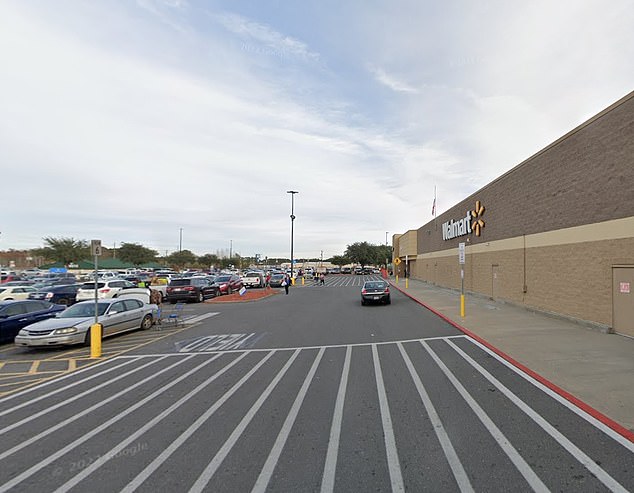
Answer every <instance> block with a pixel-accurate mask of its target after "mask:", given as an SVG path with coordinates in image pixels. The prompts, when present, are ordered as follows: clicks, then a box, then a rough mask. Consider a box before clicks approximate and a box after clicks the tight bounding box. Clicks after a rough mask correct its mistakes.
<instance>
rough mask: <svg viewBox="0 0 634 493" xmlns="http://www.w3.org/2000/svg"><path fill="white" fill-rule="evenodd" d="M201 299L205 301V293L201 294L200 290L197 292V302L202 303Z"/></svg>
mask: <svg viewBox="0 0 634 493" xmlns="http://www.w3.org/2000/svg"><path fill="white" fill-rule="evenodd" d="M203 301H205V295H204V294H203V292H202V291H200V292H199V293H198V303H202V302H203Z"/></svg>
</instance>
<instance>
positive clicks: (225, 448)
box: [189, 349, 301, 493]
mask: <svg viewBox="0 0 634 493" xmlns="http://www.w3.org/2000/svg"><path fill="white" fill-rule="evenodd" d="M300 351H301V350H300V349H297V350H296V351H295V352H294V353H293V354H292V356H291V357H290V358H289V359H288V361H287V362H286V364H285V365H284V366H283V367H282V369H281V370H280V371H279V372H278V374H277V375H276V376H275V378H274V379H273V381H272V382H271V383H270V384H269V385H268V387H267V388H266V389H265V390H264V392H262V394H260V397H258V400H257V401H255V404H253V406H251V409H249V412H247V414H246V415H245V416H244V418H242V420H241V421H240V423H239V424H238V426H236V428H235V429H234V430H233V432H232V433H231V435H230V436H229V438H228V439H227V441H226V442H225V443H224V444H223V445H222V447H220V450H219V451H218V452H217V453H216V455H215V456H214V458H213V459H212V460H211V462H210V463H209V464H208V465H207V467H205V470H204V471H203V472H202V473H201V474H200V476H199V477H198V479H197V480H196V482H195V483H194V484H193V486H192V487H191V488H190V490H189V491H190V493H197V492H198V493H199V492H202V491H204V490H205V488H206V486H207V484H208V483H209V481H210V480H211V478H212V477H213V476H214V474H216V471H217V470H218V467H220V464H222V462H223V461H224V460H225V458H226V457H227V455H228V454H229V452H230V451H231V449H232V448H233V446H234V445H235V444H236V442H237V441H238V438H240V436H241V435H242V433H244V430H245V429H246V427H247V426H248V425H249V423H250V422H251V420H252V419H253V418H254V416H255V414H256V413H257V412H258V410H259V409H260V407H262V405H263V404H264V402H265V401H266V399H267V398H268V397H269V395H271V393H272V392H273V390H274V389H275V387H276V386H277V384H278V383H280V380H282V377H283V376H284V375H285V374H286V372H287V371H288V369H289V368H290V367H291V365H292V364H293V362H294V361H295V359H296V358H297V356H298V355H299V353H300Z"/></svg>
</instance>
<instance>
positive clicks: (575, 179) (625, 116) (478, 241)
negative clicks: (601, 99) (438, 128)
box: [393, 92, 634, 336]
mask: <svg viewBox="0 0 634 493" xmlns="http://www.w3.org/2000/svg"><path fill="white" fill-rule="evenodd" d="M461 242H462V243H465V253H466V255H465V264H464V276H465V284H464V285H465V292H467V293H468V292H471V293H475V294H480V295H483V296H488V297H490V298H492V299H496V300H505V301H510V302H514V303H517V304H520V305H524V306H526V307H531V308H534V309H538V310H542V311H545V312H551V313H554V314H558V315H563V316H565V317H570V318H573V319H577V320H580V321H585V322H589V323H590V324H591V325H595V326H597V327H600V328H603V329H606V330H609V331H615V332H618V333H621V334H625V335H629V336H634V92H632V93H630V94H629V95H627V96H626V97H624V98H623V99H621V100H619V101H617V102H616V103H614V104H613V105H612V106H610V107H609V108H607V109H605V110H604V111H602V112H601V113H599V114H598V115H596V116H595V117H593V118H591V119H590V120H588V121H587V122H585V123H583V124H582V125H580V126H579V127H577V128H575V129H574V130H572V131H571V132H569V133H568V134H566V135H564V136H563V137H561V138H560V139H559V140H557V141H556V142H553V143H552V144H551V145H549V146H548V147H546V148H545V149H543V150H541V151H540V152H538V153H537V154H535V155H534V156H531V157H530V158H528V159H527V160H525V161H524V162H522V163H520V164H519V165H517V166H516V167H515V168H513V169H511V170H510V171H509V172H507V173H505V174H504V175H502V176H500V177H499V178H497V179H496V180H494V181H493V182H491V183H489V184H488V185H486V186H485V187H483V188H482V189H480V190H478V191H477V192H476V193H474V194H473V195H471V196H469V197H467V198H465V199H464V200H463V201H462V202H460V203H458V204H456V205H455V206H454V207H452V208H451V209H449V210H448V211H446V212H445V213H443V214H442V215H440V216H438V217H437V218H436V219H435V220H433V221H431V222H429V223H427V224H425V225H424V226H422V227H421V228H419V229H417V230H410V231H407V232H406V233H404V234H400V235H395V236H394V237H393V246H394V258H395V259H396V257H398V258H400V259H401V261H402V262H401V263H400V264H399V266H398V267H397V273H400V275H403V274H404V273H405V272H404V266H405V259H406V256H407V260H408V266H409V275H410V277H411V278H416V279H421V280H424V281H427V282H429V283H433V284H436V285H440V286H445V287H450V288H456V289H459V288H460V271H461V266H460V264H459V258H458V252H459V244H460V243H461Z"/></svg>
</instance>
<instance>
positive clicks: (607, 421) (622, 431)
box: [390, 282, 634, 443]
mask: <svg viewBox="0 0 634 493" xmlns="http://www.w3.org/2000/svg"><path fill="white" fill-rule="evenodd" d="M390 284H391V285H392V287H393V288H395V289H397V290H398V291H400V292H401V293H403V294H404V295H405V296H407V297H408V298H411V299H412V300H414V301H415V302H416V303H418V304H419V305H421V306H423V307H425V308H427V309H428V310H429V311H430V312H432V313H433V314H434V315H437V316H438V317H440V318H442V319H443V320H444V321H445V322H447V323H448V324H450V325H453V326H454V327H455V328H456V329H458V330H460V331H461V332H464V334H465V335H467V336H469V337H471V338H472V339H474V340H476V341H478V342H479V343H480V344H482V345H483V346H486V347H487V348H488V349H490V350H491V351H493V352H494V353H495V354H497V355H498V356H500V357H501V358H504V359H505V360H506V361H508V362H509V363H511V364H512V365H513V366H515V367H516V368H517V369H519V370H521V371H522V372H524V373H526V374H527V375H529V376H530V377H532V378H534V379H535V380H537V381H538V382H539V383H541V384H543V385H545V386H546V387H548V388H549V389H550V390H552V391H553V392H555V393H557V394H559V395H560V396H561V397H563V398H564V399H566V400H567V401H568V402H571V403H572V404H574V405H575V406H577V407H578V408H579V409H581V410H583V411H584V412H586V413H587V414H589V415H590V416H592V417H593V418H595V419H597V420H599V421H600V422H601V423H603V424H604V425H606V426H607V427H609V428H611V429H612V430H614V431H615V432H617V433H618V434H619V435H621V436H623V437H624V438H626V439H628V440H629V441H630V442H632V443H634V432H631V431H630V430H628V429H627V428H625V427H624V426H622V425H620V424H619V423H617V422H616V421H614V420H612V419H611V418H608V417H607V416H606V415H605V414H603V413H601V412H600V411H597V410H596V409H594V408H593V407H591V406H589V405H588V404H586V403H585V402H583V401H581V400H579V399H578V398H576V397H575V396H574V395H572V394H570V393H569V392H566V391H565V390H564V389H562V388H560V387H558V386H557V385H555V384H554V383H552V382H551V381H550V380H547V379H546V378H544V377H542V376H541V375H540V374H539V373H536V372H534V371H533V370H531V369H530V368H528V367H526V366H524V365H523V364H522V363H520V362H519V361H516V360H515V359H513V358H512V357H511V356H509V355H508V354H506V353H505V352H503V351H500V350H499V349H498V348H496V347H495V346H493V345H492V344H490V343H489V342H487V341H485V340H484V339H482V337H480V336H478V335H476V334H474V333H473V332H471V331H470V330H469V329H467V328H465V327H463V326H462V325H460V324H458V323H457V322H454V321H453V320H451V319H450V318H449V317H447V316H445V315H443V314H442V313H440V312H439V311H438V310H436V309H434V308H432V307H431V306H429V305H428V304H427V303H425V302H424V301H421V300H419V299H418V298H415V297H414V296H412V295H411V294H409V293H407V292H405V291H403V290H402V289H401V288H400V287H398V286H396V285H395V284H394V283H392V282H390Z"/></svg>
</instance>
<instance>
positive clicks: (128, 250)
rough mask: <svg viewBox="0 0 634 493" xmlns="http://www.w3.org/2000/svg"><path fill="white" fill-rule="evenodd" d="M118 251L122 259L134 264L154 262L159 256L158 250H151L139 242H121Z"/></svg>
mask: <svg viewBox="0 0 634 493" xmlns="http://www.w3.org/2000/svg"><path fill="white" fill-rule="evenodd" d="M118 253H119V258H120V259H121V260H123V261H124V262H130V263H132V264H134V265H141V264H146V263H148V262H152V261H153V260H156V257H157V256H158V252H157V251H156V250H151V249H150V248H146V247H144V246H143V245H139V244H138V243H121V246H120V247H119V251H118Z"/></svg>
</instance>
